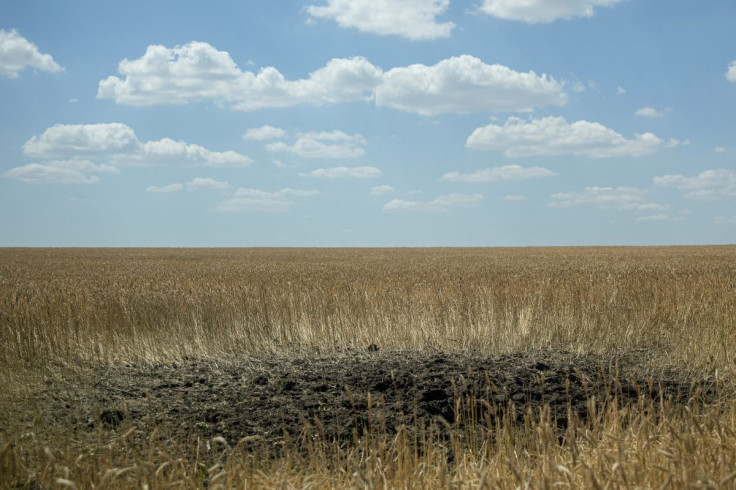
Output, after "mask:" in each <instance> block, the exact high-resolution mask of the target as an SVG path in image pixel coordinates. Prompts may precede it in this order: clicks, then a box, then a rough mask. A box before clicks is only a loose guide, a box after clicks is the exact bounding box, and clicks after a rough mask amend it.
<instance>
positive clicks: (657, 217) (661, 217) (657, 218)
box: [636, 214, 670, 221]
mask: <svg viewBox="0 0 736 490" xmlns="http://www.w3.org/2000/svg"><path fill="white" fill-rule="evenodd" d="M669 219H670V217H669V216H667V215H666V214H652V215H649V216H639V217H638V218H636V221H668V220H669Z"/></svg>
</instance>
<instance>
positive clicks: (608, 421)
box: [0, 246, 736, 488]
mask: <svg viewBox="0 0 736 490" xmlns="http://www.w3.org/2000/svg"><path fill="white" fill-rule="evenodd" d="M0 326H1V327H2V329H1V330H0V375H1V379H3V380H6V389H5V390H4V393H3V394H2V395H0V444H1V445H2V446H1V447H0V475H2V476H0V480H1V481H0V484H2V485H3V487H6V488H41V487H47V486H54V485H56V486H58V485H62V486H67V487H70V488H73V487H76V488H92V487H95V488H100V487H103V488H108V487H113V488H126V487H129V486H143V485H148V486H149V487H150V488H158V487H164V486H169V485H173V486H178V487H184V488H197V487H205V486H206V487H217V486H221V487H223V488H230V487H239V486H243V485H244V484H247V485H251V486H257V487H293V488H302V487H314V488H320V487H336V488H339V487H345V486H354V487H360V488H362V487H371V488H373V487H395V486H402V487H418V488H435V487H462V488H478V487H509V488H516V487H538V486H543V485H550V486H552V485H557V486H572V487H596V486H600V487H601V488H602V487H604V486H605V485H606V484H609V485H613V486H622V487H627V486H644V487H654V486H657V487H660V486H664V487H667V486H671V487H672V488H677V487H681V486H695V487H697V486H700V487H719V486H729V485H731V484H733V483H734V482H735V481H736V480H734V478H736V473H734V472H733V471H734V468H736V408H735V403H736V397H735V396H734V395H733V393H734V387H736V384H735V383H734V382H733V381H732V380H733V375H734V374H735V373H736V369H735V367H736V366H735V364H734V359H735V358H734V355H736V247H729V246H726V247H652V248H537V249H4V250H0Z"/></svg>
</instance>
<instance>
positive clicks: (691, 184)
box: [654, 169, 736, 201]
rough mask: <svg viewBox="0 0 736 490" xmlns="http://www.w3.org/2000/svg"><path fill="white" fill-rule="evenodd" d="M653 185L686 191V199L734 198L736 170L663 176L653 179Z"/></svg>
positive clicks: (735, 192) (735, 194)
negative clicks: (689, 175)
mask: <svg viewBox="0 0 736 490" xmlns="http://www.w3.org/2000/svg"><path fill="white" fill-rule="evenodd" d="M654 185H655V186H660V187H673V188H675V189H679V190H681V191H686V193H685V197H686V198H688V199H693V200H699V201H709V200H716V199H721V198H731V197H736V170H727V169H717V170H706V171H704V172H701V173H699V174H698V175H695V176H692V177H687V176H685V175H680V174H677V175H663V176H662V177H655V178H654Z"/></svg>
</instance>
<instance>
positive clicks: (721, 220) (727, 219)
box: [713, 216, 736, 225]
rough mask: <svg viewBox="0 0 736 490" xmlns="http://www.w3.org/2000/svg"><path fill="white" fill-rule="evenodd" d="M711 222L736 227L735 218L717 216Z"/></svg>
mask: <svg viewBox="0 0 736 490" xmlns="http://www.w3.org/2000/svg"><path fill="white" fill-rule="evenodd" d="M713 222H714V223H715V224H717V225H736V216H718V217H717V218H716V219H715V220H714V221H713Z"/></svg>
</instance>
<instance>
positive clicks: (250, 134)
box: [243, 125, 286, 141]
mask: <svg viewBox="0 0 736 490" xmlns="http://www.w3.org/2000/svg"><path fill="white" fill-rule="evenodd" d="M285 134H286V131H284V130H283V129H281V128H274V127H273V126H268V125H266V126H261V127H260V128H252V129H249V130H248V131H246V132H245V133H244V134H243V139H246V140H255V141H264V140H273V139H276V138H282V137H283V136H284V135H285Z"/></svg>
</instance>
